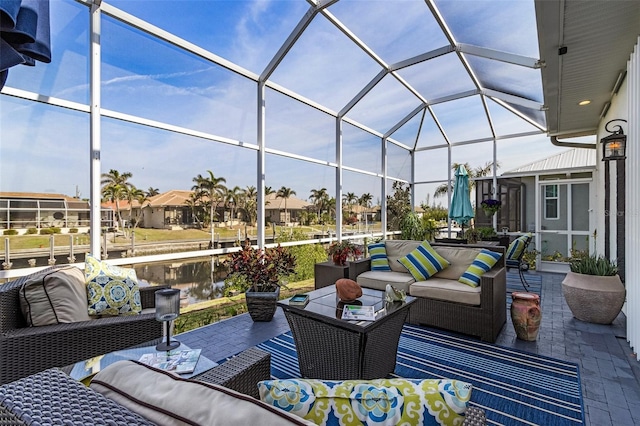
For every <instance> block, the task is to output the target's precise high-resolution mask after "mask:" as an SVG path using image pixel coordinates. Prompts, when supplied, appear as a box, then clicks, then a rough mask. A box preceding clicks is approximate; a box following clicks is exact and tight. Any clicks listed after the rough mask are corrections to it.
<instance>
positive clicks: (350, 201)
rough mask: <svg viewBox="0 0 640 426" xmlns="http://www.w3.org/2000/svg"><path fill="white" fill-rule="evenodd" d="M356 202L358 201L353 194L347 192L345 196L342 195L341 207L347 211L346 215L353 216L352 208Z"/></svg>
mask: <svg viewBox="0 0 640 426" xmlns="http://www.w3.org/2000/svg"><path fill="white" fill-rule="evenodd" d="M356 201H358V197H357V196H356V194H354V193H353V192H347V193H346V194H343V195H342V202H343V205H345V206H346V208H345V209H347V213H348V214H349V215H351V214H353V209H352V206H353V205H354V204H355V203H356Z"/></svg>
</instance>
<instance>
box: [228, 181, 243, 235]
mask: <svg viewBox="0 0 640 426" xmlns="http://www.w3.org/2000/svg"><path fill="white" fill-rule="evenodd" d="M242 194H243V191H242V189H240V187H239V186H234V187H233V188H231V189H229V188H227V190H226V191H225V193H224V202H225V205H226V206H228V207H229V210H230V213H231V216H230V217H229V220H230V223H231V227H233V219H234V218H235V216H234V213H235V209H236V207H237V206H238V204H240V198H241V197H242Z"/></svg>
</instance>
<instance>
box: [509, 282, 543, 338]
mask: <svg viewBox="0 0 640 426" xmlns="http://www.w3.org/2000/svg"><path fill="white" fill-rule="evenodd" d="M541 318H542V310H541V309H540V296H538V295H537V294H535V293H525V292H517V291H514V292H513V293H511V322H512V323H513V328H514V329H515V330H516V335H517V336H518V339H521V340H527V341H534V340H536V339H537V338H538V329H539V328H540V319H541Z"/></svg>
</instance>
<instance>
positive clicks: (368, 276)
mask: <svg viewBox="0 0 640 426" xmlns="http://www.w3.org/2000/svg"><path fill="white" fill-rule="evenodd" d="M356 280H357V282H358V284H359V285H360V287H366V288H372V289H374V290H381V291H384V290H385V288H386V287H387V284H391V285H392V286H393V287H395V288H396V289H397V290H404V292H405V293H409V286H410V285H411V284H413V283H414V282H416V280H414V279H413V277H412V276H411V274H409V273H408V272H407V270H406V269H405V270H404V272H395V271H390V272H385V271H366V272H363V273H362V274H360V275H358V277H357V278H356Z"/></svg>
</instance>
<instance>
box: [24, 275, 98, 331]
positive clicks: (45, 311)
mask: <svg viewBox="0 0 640 426" xmlns="http://www.w3.org/2000/svg"><path fill="white" fill-rule="evenodd" d="M20 308H21V310H22V314H23V315H24V318H25V319H26V321H27V324H28V325H30V326H43V325H53V324H62V323H71V322H79V321H88V320H89V319H90V318H89V314H88V312H87V289H86V286H85V283H84V274H83V273H82V271H81V270H80V269H78V268H76V267H74V266H68V267H64V268H60V269H56V270H55V271H51V270H49V271H43V272H42V273H40V274H34V275H33V276H32V277H31V278H29V279H28V280H27V281H25V283H24V284H23V285H22V288H21V289H20Z"/></svg>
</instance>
